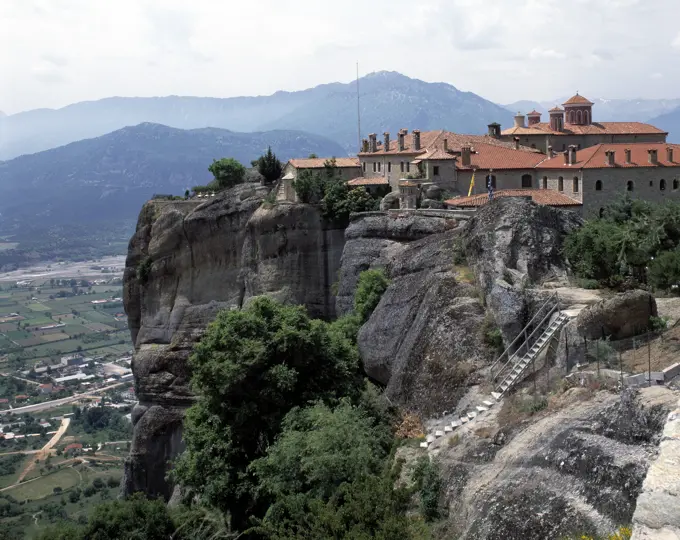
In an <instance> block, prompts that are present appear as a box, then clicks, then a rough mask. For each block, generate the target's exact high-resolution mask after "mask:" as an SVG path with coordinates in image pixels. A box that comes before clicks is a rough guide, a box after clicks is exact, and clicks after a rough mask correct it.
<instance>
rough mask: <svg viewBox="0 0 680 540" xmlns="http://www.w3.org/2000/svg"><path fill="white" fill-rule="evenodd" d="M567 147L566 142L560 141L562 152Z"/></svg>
mask: <svg viewBox="0 0 680 540" xmlns="http://www.w3.org/2000/svg"><path fill="white" fill-rule="evenodd" d="M566 149H567V143H562V152H564V151H565V150H566Z"/></svg>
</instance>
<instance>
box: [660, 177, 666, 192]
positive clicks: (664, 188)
mask: <svg viewBox="0 0 680 540" xmlns="http://www.w3.org/2000/svg"><path fill="white" fill-rule="evenodd" d="M659 190H661V191H666V181H665V180H664V179H663V178H662V179H661V180H660V181H659Z"/></svg>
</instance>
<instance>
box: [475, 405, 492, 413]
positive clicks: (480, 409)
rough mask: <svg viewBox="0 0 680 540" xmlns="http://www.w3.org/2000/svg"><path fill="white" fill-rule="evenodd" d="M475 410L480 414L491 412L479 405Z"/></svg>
mask: <svg viewBox="0 0 680 540" xmlns="http://www.w3.org/2000/svg"><path fill="white" fill-rule="evenodd" d="M475 409H477V412H480V413H483V412H486V411H488V410H489V409H488V408H487V407H482V406H481V405H477V406H476V407H475Z"/></svg>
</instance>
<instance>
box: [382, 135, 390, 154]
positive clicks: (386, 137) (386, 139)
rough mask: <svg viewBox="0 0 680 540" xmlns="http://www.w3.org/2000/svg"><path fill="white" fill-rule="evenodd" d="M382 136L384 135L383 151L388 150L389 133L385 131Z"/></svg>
mask: <svg viewBox="0 0 680 540" xmlns="http://www.w3.org/2000/svg"><path fill="white" fill-rule="evenodd" d="M383 137H385V147H384V149H383V151H384V152H389V150H390V133H389V132H388V131H386V132H385V133H383Z"/></svg>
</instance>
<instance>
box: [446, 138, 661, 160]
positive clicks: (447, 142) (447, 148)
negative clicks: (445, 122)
mask: <svg viewBox="0 0 680 540" xmlns="http://www.w3.org/2000/svg"><path fill="white" fill-rule="evenodd" d="M669 150H670V148H669ZM448 151H449V140H448V139H444V152H448ZM671 152H672V150H671ZM671 155H672V154H671ZM671 161H672V160H671Z"/></svg>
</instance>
